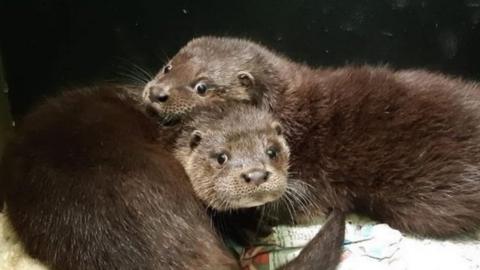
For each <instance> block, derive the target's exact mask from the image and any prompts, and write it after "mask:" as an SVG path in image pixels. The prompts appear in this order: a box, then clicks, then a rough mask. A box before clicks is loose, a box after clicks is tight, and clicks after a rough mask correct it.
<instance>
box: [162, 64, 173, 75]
mask: <svg viewBox="0 0 480 270" xmlns="http://www.w3.org/2000/svg"><path fill="white" fill-rule="evenodd" d="M170 70H172V65H166V66H165V67H164V68H163V73H164V74H167V73H168V72H170Z"/></svg>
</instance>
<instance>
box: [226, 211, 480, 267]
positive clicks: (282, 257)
mask: <svg viewBox="0 0 480 270" xmlns="http://www.w3.org/2000/svg"><path fill="white" fill-rule="evenodd" d="M347 222H348V223H347V226H346V233H345V242H344V253H343V256H342V262H341V264H340V265H339V267H338V268H337V269H338V270H353V269H355V270H362V269H368V270H380V269H395V270H414V269H415V270H417V269H422V270H429V269H431V270H443V269H445V270H447V269H448V270H452V269H455V270H463V269H465V270H467V269H468V270H470V269H472V270H473V269H476V270H479V269H480V231H479V232H478V233H477V234H476V235H472V236H469V237H464V238H463V239H457V240H451V241H438V240H432V239H418V238H414V237H410V236H404V235H402V234H401V233H400V232H399V231H397V230H394V229H392V228H390V227H389V226H388V225H386V224H378V223H375V222H373V221H371V220H368V219H366V218H362V217H359V216H356V215H351V216H349V218H348V220H347ZM320 228H321V225H311V226H296V227H288V226H279V227H276V228H274V233H273V234H272V235H270V236H269V237H267V238H264V239H259V241H258V243H256V244H255V246H254V247H251V248H243V247H240V246H238V245H232V246H233V248H234V250H235V251H236V252H237V253H238V255H239V257H240V262H241V265H242V267H243V269H245V270H273V269H277V268H278V267H279V266H281V265H283V264H285V263H286V262H288V261H290V260H292V259H293V258H295V257H296V256H297V255H298V254H299V253H300V251H301V249H302V247H304V246H305V245H306V243H307V242H308V241H309V240H310V239H312V238H313V237H314V236H315V235H316V233H317V232H318V231H319V230H320Z"/></svg>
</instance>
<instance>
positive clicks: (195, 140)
mask: <svg viewBox="0 0 480 270" xmlns="http://www.w3.org/2000/svg"><path fill="white" fill-rule="evenodd" d="M202 136H203V134H202V132H200V130H194V131H193V132H192V134H191V136H190V149H194V148H195V147H197V146H198V145H199V144H200V141H201V140H202Z"/></svg>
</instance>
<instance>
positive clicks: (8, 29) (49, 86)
mask: <svg viewBox="0 0 480 270" xmlns="http://www.w3.org/2000/svg"><path fill="white" fill-rule="evenodd" d="M0 11H1V13H0V20H1V36H0V42H1V43H0V45H1V51H2V55H3V58H4V59H3V60H4V65H5V68H6V75H7V81H8V83H9V86H10V93H9V98H10V101H11V107H12V111H13V114H14V116H15V117H17V118H18V117H21V115H23V114H24V113H25V111H27V110H28V109H29V108H30V107H31V106H32V104H34V103H35V102H38V100H41V99H42V98H43V97H44V96H46V95H51V94H52V93H54V92H56V91H58V90H59V89H62V88H65V87H72V86H77V85H82V84H91V83H92V82H94V81H96V80H104V79H110V78H117V77H122V76H123V77H125V76H124V75H122V74H121V73H125V68H128V69H130V70H132V69H133V64H137V65H139V66H141V67H143V68H145V69H148V70H150V71H152V72H154V71H156V70H157V69H158V68H160V67H161V66H162V65H163V63H164V62H165V60H166V59H167V57H169V56H173V55H174V54H175V52H176V51H177V50H178V49H179V48H180V47H181V46H182V45H183V44H184V43H185V42H187V41H188V40H190V39H191V38H193V37H196V36H200V35H205V34H215V35H233V36H240V37H249V38H252V39H254V40H257V41H261V42H262V43H263V44H265V45H267V46H270V47H272V48H274V49H276V50H277V51H280V52H282V53H284V54H286V55H288V56H290V57H291V58H293V59H295V60H297V61H302V62H306V63H309V64H311V65H314V66H321V65H323V66H327V65H328V66H340V65H344V64H346V63H370V64H385V63H388V64H390V65H391V66H393V67H398V68H407V67H421V68H428V69H431V70H440V71H443V72H447V73H451V74H457V75H462V76H464V77H467V78H473V79H480V0H424V1H420V0H419V1H413V0H391V1H383V0H336V1H334V0H325V1H321V0H290V1H287V0H269V1H259V0H257V1H245V0H244V1H225V0H224V1H196V0H190V1H187V0H183V1H175V0H170V1H158V0H157V1H154V0H150V1H147V0H137V1H114V0H108V1H100V0H97V1H94V0H77V1H60V0H36V1H33V0H32V1H27V0H0Z"/></svg>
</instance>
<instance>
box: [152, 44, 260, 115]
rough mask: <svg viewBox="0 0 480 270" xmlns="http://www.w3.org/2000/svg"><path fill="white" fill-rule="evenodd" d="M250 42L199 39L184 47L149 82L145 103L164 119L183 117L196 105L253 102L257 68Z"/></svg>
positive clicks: (255, 94)
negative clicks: (254, 76) (253, 71)
mask: <svg viewBox="0 0 480 270" xmlns="http://www.w3.org/2000/svg"><path fill="white" fill-rule="evenodd" d="M252 44H253V43H251V42H247V41H244V40H236V39H226V38H225V39H223V38H200V39H195V40H193V41H191V42H190V43H188V44H187V45H186V46H185V47H184V48H182V49H181V50H180V51H179V52H178V53H177V54H176V55H175V56H174V57H173V58H172V59H171V61H170V62H169V63H167V65H165V66H164V67H163V68H162V70H161V71H160V72H159V73H158V74H157V75H156V76H155V78H154V79H152V80H151V81H150V82H148V83H147V84H146V86H145V88H144V90H143V100H144V102H145V103H146V105H147V106H148V107H149V109H151V110H152V111H154V112H156V113H157V114H159V115H161V116H169V117H173V118H175V117H181V116H182V115H183V114H185V113H187V112H189V111H191V110H192V109H193V108H194V107H196V106H199V105H200V106H201V105H206V104H209V103H210V102H219V101H220V102H221V101H241V102H247V103H252V102H254V101H255V100H256V99H258V93H256V92H255V91H252V86H253V85H254V78H253V76H252V75H251V72H250V70H249V69H246V68H247V67H248V66H251V65H255V63H253V62H252V61H253V60H252V59H255V55H256V54H255V52H254V50H252V48H251V47H252Z"/></svg>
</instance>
